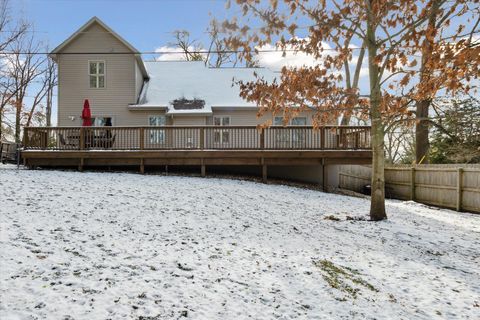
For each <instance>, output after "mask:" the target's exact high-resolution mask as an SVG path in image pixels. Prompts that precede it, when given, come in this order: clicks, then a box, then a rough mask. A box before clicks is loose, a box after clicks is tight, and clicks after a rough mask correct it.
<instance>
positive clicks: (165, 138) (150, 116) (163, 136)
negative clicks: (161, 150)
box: [147, 114, 167, 145]
mask: <svg viewBox="0 0 480 320" xmlns="http://www.w3.org/2000/svg"><path fill="white" fill-rule="evenodd" d="M153 117H163V118H165V124H164V125H163V126H152V125H151V124H150V118H153ZM166 125H167V116H166V115H165V114H149V115H147V126H149V127H154V128H157V127H158V128H161V127H164V126H166ZM161 131H163V135H162V139H161V141H160V142H152V137H151V136H150V134H151V132H150V133H149V137H148V142H149V143H150V144H157V145H158V144H160V145H162V144H165V143H166V142H167V137H166V133H167V132H166V131H165V129H164V130H158V132H161Z"/></svg>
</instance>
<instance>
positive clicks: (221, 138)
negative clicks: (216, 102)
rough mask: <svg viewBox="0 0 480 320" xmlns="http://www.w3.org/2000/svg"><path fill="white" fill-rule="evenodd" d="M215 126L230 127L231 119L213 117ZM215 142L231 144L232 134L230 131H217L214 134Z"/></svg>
mask: <svg viewBox="0 0 480 320" xmlns="http://www.w3.org/2000/svg"><path fill="white" fill-rule="evenodd" d="M213 125H215V126H229V125H230V117H228V116H223V117H213ZM213 141H214V142H215V143H229V142H230V132H228V130H221V129H217V130H215V131H214V132H213Z"/></svg>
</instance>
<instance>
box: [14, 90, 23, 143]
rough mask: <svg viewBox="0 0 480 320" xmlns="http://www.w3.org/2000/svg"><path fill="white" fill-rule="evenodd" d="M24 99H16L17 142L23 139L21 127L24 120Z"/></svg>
mask: <svg viewBox="0 0 480 320" xmlns="http://www.w3.org/2000/svg"><path fill="white" fill-rule="evenodd" d="M22 104H23V103H22V101H19V100H18V99H17V100H16V104H15V106H16V108H15V142H16V143H21V142H22V139H21V137H20V129H21V128H20V127H21V120H22Z"/></svg>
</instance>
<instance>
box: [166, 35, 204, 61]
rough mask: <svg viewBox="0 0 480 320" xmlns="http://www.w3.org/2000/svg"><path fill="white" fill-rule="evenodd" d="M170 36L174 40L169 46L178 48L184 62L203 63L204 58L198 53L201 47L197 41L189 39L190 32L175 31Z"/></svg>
mask: <svg viewBox="0 0 480 320" xmlns="http://www.w3.org/2000/svg"><path fill="white" fill-rule="evenodd" d="M172 34H173V37H174V39H175V40H174V41H173V42H170V43H169V45H170V46H174V47H178V48H180V49H181V52H182V53H183V55H184V59H185V61H204V57H203V56H202V54H201V53H199V51H201V50H202V48H203V47H202V45H201V44H200V43H199V42H198V41H197V40H192V39H190V32H188V31H187V30H175V31H173V32H172Z"/></svg>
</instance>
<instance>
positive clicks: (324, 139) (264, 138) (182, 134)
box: [24, 125, 371, 150]
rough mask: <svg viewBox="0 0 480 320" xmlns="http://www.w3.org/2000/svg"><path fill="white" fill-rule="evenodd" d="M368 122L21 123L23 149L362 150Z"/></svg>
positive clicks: (366, 146)
mask: <svg viewBox="0 0 480 320" xmlns="http://www.w3.org/2000/svg"><path fill="white" fill-rule="evenodd" d="M370 131H371V128H370V127H369V126H322V127H318V128H314V127H313V126H288V127H282V126H272V127H269V128H260V127H257V126H212V125H210V126H208V125H207V126H121V127H120V126H119V127H27V128H25V129H24V149H25V150H191V149H198V150H216V149H218V150H368V149H371V139H370Z"/></svg>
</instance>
